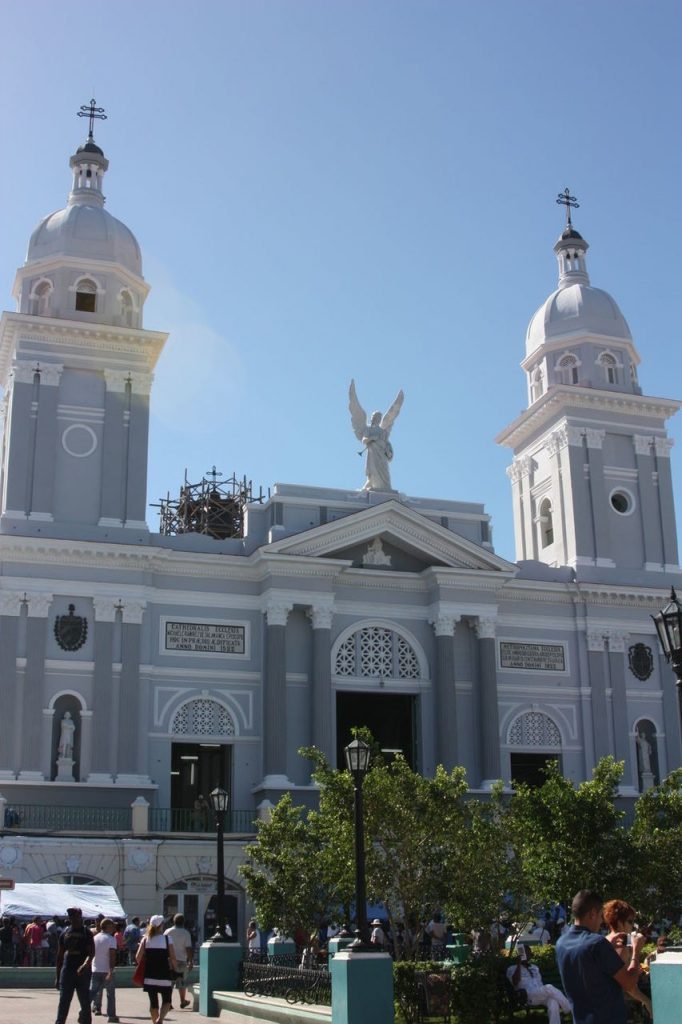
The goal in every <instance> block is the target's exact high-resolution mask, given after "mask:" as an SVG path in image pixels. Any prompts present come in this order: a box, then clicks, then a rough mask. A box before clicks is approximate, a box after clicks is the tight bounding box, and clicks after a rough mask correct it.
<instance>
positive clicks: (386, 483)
mask: <svg viewBox="0 0 682 1024" xmlns="http://www.w3.org/2000/svg"><path fill="white" fill-rule="evenodd" d="M404 397H405V395H404V394H403V392H402V391H399V392H398V394H397V396H396V399H395V401H394V403H393V405H392V406H391V408H390V409H389V410H388V412H387V413H386V415H385V416H382V414H381V413H380V412H373V413H372V419H371V421H370V422H369V423H368V422H367V413H366V412H365V410H364V409H363V408H362V406H361V405H360V403H359V401H358V396H357V394H356V391H355V381H354V380H352V381H351V382H350V391H349V392H348V399H349V402H348V408H349V409H350V418H351V423H352V424H353V431H354V433H355V436H356V437H357V439H358V441H362V443H363V445H364V446H365V449H366V451H367V462H366V464H365V473H366V475H367V479H366V480H365V483H364V486H363V488H362V489H363V491H391V490H393V488H392V487H391V474H390V473H389V470H388V464H389V462H390V461H391V459H392V458H393V446H392V444H391V442H390V441H389V439H388V437H389V434H390V433H391V427H392V426H393V424H394V423H395V421H396V419H397V417H398V413H399V412H400V408H401V406H402V404H403V399H404ZM359 454H362V453H361V452H360V453H359Z"/></svg>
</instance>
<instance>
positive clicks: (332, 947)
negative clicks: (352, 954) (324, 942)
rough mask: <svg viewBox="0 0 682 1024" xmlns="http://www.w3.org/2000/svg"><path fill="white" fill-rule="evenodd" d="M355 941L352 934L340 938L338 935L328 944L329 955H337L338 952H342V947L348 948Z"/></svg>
mask: <svg viewBox="0 0 682 1024" xmlns="http://www.w3.org/2000/svg"><path fill="white" fill-rule="evenodd" d="M353 942H355V939H354V937H353V936H352V935H348V936H344V937H343V938H339V936H338V935H336V936H335V937H334V938H333V939H330V940H329V944H328V946H327V949H328V950H329V955H330V956H336V954H337V953H340V952H341V950H342V949H347V948H348V946H350V945H351V943H353Z"/></svg>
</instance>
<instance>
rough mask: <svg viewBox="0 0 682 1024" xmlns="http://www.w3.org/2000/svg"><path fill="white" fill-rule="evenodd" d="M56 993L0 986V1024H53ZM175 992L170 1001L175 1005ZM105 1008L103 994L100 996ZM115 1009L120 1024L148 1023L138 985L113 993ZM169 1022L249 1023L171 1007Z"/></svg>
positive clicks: (74, 1017)
mask: <svg viewBox="0 0 682 1024" xmlns="http://www.w3.org/2000/svg"><path fill="white" fill-rule="evenodd" d="M58 998H59V993H58V992H57V990H56V989H54V988H53V989H44V988H2V989H0V1021H2V1024H54V1021H55V1017H56V1014H57V1002H58ZM177 999H178V996H177V993H175V994H174V996H173V1001H174V1002H175V1004H176V1006H177ZM104 1005H105V1007H106V995H105V997H104ZM78 1010H79V1006H78V1000H77V999H76V998H75V996H74V1000H73V1002H72V1003H71V1010H70V1011H69V1018H68V1022H67V1024H77V1021H78ZM116 1012H117V1013H118V1017H119V1020H120V1021H121V1024H144V1022H146V1024H151V1018H150V1016H149V1000H148V999H147V996H146V994H145V993H144V992H143V991H142V990H141V989H139V988H122V989H118V990H117V992H116ZM106 1020H107V1018H106V1016H104V1015H103V1016H101V1017H93V1018H92V1024H106ZM166 1020H167V1021H168V1022H169V1024H183V1021H184V1022H185V1024H208V1022H209V1021H212V1022H213V1024H217V1022H218V1021H219V1022H220V1024H247V1022H248V1024H252V1022H251V1020H250V1018H247V1017H242V1016H241V1015H240V1014H226V1013H221V1015H220V1017H204V1015H203V1014H202V1013H194V1012H193V1011H192V1010H190V1009H187V1010H180V1009H175V1010H171V1012H170V1013H169V1015H168V1016H167V1017H166Z"/></svg>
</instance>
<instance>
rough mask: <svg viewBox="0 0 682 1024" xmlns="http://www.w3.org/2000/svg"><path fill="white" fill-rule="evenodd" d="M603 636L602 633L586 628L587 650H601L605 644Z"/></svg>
mask: <svg viewBox="0 0 682 1024" xmlns="http://www.w3.org/2000/svg"><path fill="white" fill-rule="evenodd" d="M605 639H606V638H605V637H604V635H603V634H602V633H593V632H590V631H589V630H588V632H587V649H588V651H603V650H604V645H605Z"/></svg>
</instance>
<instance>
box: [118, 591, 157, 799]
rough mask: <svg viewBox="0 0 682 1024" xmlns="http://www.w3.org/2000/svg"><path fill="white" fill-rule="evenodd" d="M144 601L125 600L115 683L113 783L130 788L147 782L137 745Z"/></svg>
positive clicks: (147, 778)
mask: <svg viewBox="0 0 682 1024" xmlns="http://www.w3.org/2000/svg"><path fill="white" fill-rule="evenodd" d="M145 608H146V603H145V602H144V601H125V603H124V605H123V608H122V611H121V617H122V620H123V621H122V627H121V651H122V657H121V676H120V682H119V716H118V745H117V755H118V756H117V762H116V782H117V783H119V784H120V785H123V786H133V785H136V784H138V785H139V784H142V783H146V782H149V777H148V775H147V774H146V773H145V772H144V771H142V766H141V757H142V754H141V751H140V749H139V744H138V723H139V720H140V652H141V642H142V618H143V616H144V612H145Z"/></svg>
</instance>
